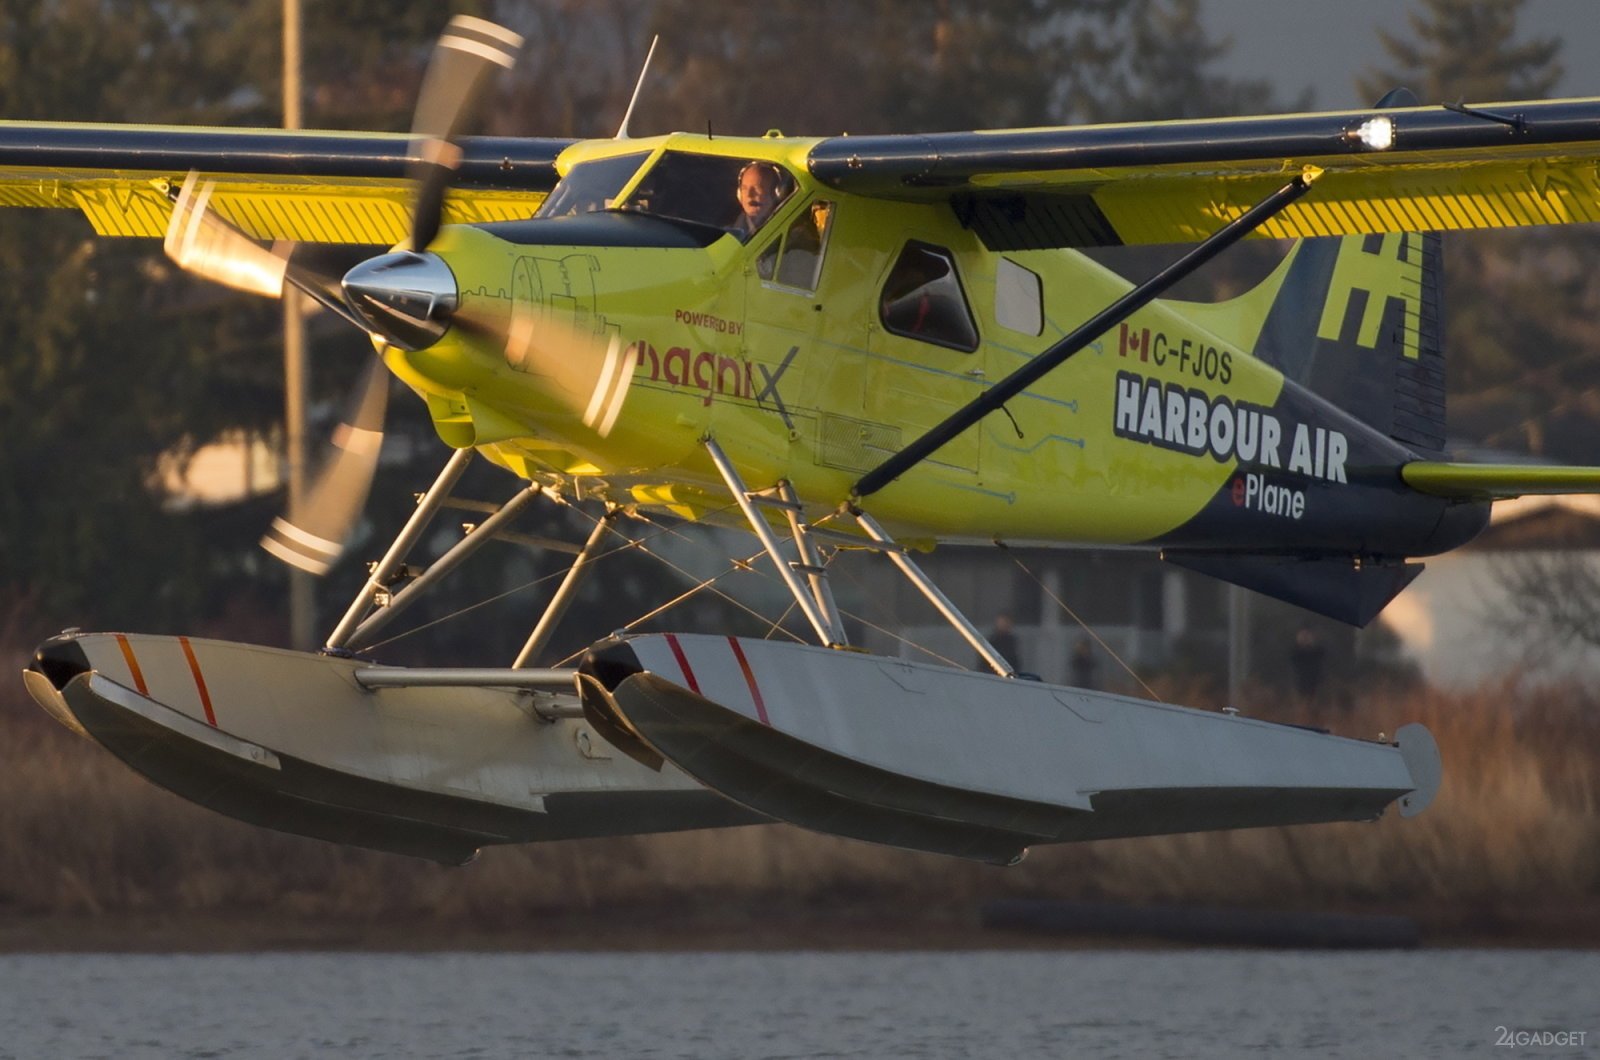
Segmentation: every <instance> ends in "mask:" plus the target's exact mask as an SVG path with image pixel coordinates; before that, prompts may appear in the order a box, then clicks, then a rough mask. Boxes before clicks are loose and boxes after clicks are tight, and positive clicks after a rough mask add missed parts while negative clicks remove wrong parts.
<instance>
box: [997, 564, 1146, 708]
mask: <svg viewBox="0 0 1600 1060" xmlns="http://www.w3.org/2000/svg"><path fill="white" fill-rule="evenodd" d="M995 546H996V547H997V548H999V549H1000V551H1002V552H1004V553H1005V554H1006V555H1008V556H1010V557H1011V562H1013V563H1015V564H1016V565H1017V566H1018V567H1019V568H1020V569H1021V570H1022V573H1024V574H1026V575H1027V576H1028V577H1030V578H1032V579H1033V580H1034V583H1035V584H1036V585H1038V586H1039V589H1040V591H1041V592H1043V593H1044V594H1045V595H1046V596H1048V597H1049V598H1050V599H1052V600H1054V601H1055V603H1056V606H1057V607H1059V608H1061V610H1063V611H1065V612H1066V613H1067V614H1068V615H1070V616H1071V617H1072V620H1073V621H1074V622H1076V623H1077V624H1078V625H1080V626H1082V627H1083V631H1084V632H1085V633H1087V634H1089V636H1091V637H1093V638H1094V642H1095V643H1096V644H1098V645H1100V647H1101V648H1102V649H1104V651H1105V653H1106V654H1107V655H1109V656H1111V658H1112V659H1114V660H1115V661H1116V663H1117V665H1118V666H1120V667H1122V668H1123V669H1124V670H1126V671H1128V676H1129V677H1131V678H1133V679H1134V680H1135V681H1137V682H1138V683H1139V687H1140V688H1142V689H1144V690H1145V691H1146V692H1147V693H1149V695H1150V698H1151V699H1153V700H1155V701H1156V702H1157V703H1165V702H1166V700H1164V699H1162V698H1161V695H1160V693H1158V692H1157V691H1156V690H1155V689H1153V688H1151V687H1150V686H1149V684H1147V683H1146V682H1145V679H1144V678H1142V677H1140V676H1139V674H1138V673H1137V672H1136V671H1135V670H1134V668H1133V667H1132V666H1130V665H1129V664H1128V661H1127V660H1126V659H1124V658H1123V657H1122V656H1120V655H1118V654H1117V653H1116V651H1114V650H1113V649H1112V647H1111V645H1109V644H1107V643H1106V642H1105V639H1104V638H1103V637H1101V636H1100V634H1098V633H1096V632H1095V631H1094V627H1093V626H1091V625H1089V623H1087V622H1085V621H1084V620H1083V619H1082V618H1080V617H1079V616H1078V612H1076V611H1074V610H1073V609H1072V608H1070V607H1068V606H1067V602H1066V601H1065V600H1063V599H1061V597H1059V596H1057V595H1056V594H1055V592H1054V591H1053V590H1052V589H1051V588H1050V587H1049V586H1048V585H1046V584H1045V583H1044V581H1043V580H1042V579H1041V578H1040V577H1039V576H1038V575H1037V574H1035V573H1033V571H1031V570H1029V569H1028V565H1027V564H1026V563H1024V562H1022V560H1021V558H1020V557H1019V556H1018V555H1017V554H1016V553H1015V552H1013V551H1011V546H1009V545H1007V544H1006V543H1005V542H1004V541H1000V540H996V541H995Z"/></svg>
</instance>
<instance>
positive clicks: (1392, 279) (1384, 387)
mask: <svg viewBox="0 0 1600 1060" xmlns="http://www.w3.org/2000/svg"><path fill="white" fill-rule="evenodd" d="M1267 283H1268V284H1276V285H1277V287H1278V289H1277V292H1276V295H1275V297H1274V298H1273V301H1272V305H1271V308H1270V309H1268V311H1267V316H1266V321H1265V323H1264V325H1263V326H1262V329H1261V333H1260V336H1259V338H1258V339H1257V342H1256V348H1255V349H1254V350H1253V351H1252V352H1254V354H1255V355H1256V356H1257V357H1259V358H1260V359H1261V360H1264V361H1266V362H1267V363H1269V364H1271V365H1272V366H1273V367H1275V368H1277V369H1278V370H1279V371H1280V372H1282V373H1283V374H1284V376H1285V377H1287V378H1289V379H1292V380H1294V381H1295V382H1296V383H1299V384H1300V385H1302V386H1304V387H1306V388H1307V389H1309V390H1311V391H1313V392H1314V393H1316V394H1318V395H1320V396H1321V397H1323V398H1326V399H1327V400H1329V401H1331V402H1333V403H1334V404H1336V405H1338V406H1339V407H1340V408H1342V409H1344V410H1345V411H1346V412H1349V413H1350V414H1351V415H1353V416H1355V417H1357V418H1358V419H1360V420H1362V421H1364V422H1365V423H1367V424H1369V425H1371V426H1373V427H1375V428H1377V429H1378V430H1380V431H1382V432H1383V433H1385V434H1387V435H1389V436H1390V437H1391V438H1394V439H1395V440H1396V441H1399V442H1401V443H1403V444H1405V445H1408V446H1410V447H1412V448H1413V449H1416V450H1419V451H1421V452H1423V453H1425V454H1438V453H1441V452H1442V451H1443V450H1444V443H1445V387H1444V383H1445V375H1444V354H1443V350H1442V349H1441V342H1440V305H1439V301H1440V299H1439V287H1440V246H1439V236H1438V235H1437V234H1419V233H1404V234H1402V233H1394V234H1389V235H1370V236H1345V237H1342V238H1322V239H1305V240H1301V241H1300V242H1299V243H1298V244H1297V245H1296V246H1295V248H1294V249H1293V250H1292V251H1290V255H1289V258H1288V259H1287V260H1286V261H1285V262H1284V264H1283V266H1281V267H1280V268H1279V269H1278V270H1277V271H1276V272H1275V273H1274V274H1273V276H1272V277H1271V278H1269V280H1268V281H1267Z"/></svg>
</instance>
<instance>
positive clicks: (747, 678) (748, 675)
mask: <svg viewBox="0 0 1600 1060" xmlns="http://www.w3.org/2000/svg"><path fill="white" fill-rule="evenodd" d="M728 647H730V648H732V649H733V657H734V658H735V659H738V660H739V669H741V670H743V671H744V683H745V684H747V685H749V686H750V699H751V701H752V702H753V703H755V705H756V716H757V717H759V718H760V719H761V724H763V725H771V724H772V722H771V721H769V720H768V719H767V704H766V703H765V702H763V701H762V699H761V689H759V688H757V687H756V675H755V674H754V673H752V672H751V670H750V660H749V659H746V658H745V657H744V649H743V648H741V647H739V640H738V638H737V637H729V638H728Z"/></svg>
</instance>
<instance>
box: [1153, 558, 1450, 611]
mask: <svg viewBox="0 0 1600 1060" xmlns="http://www.w3.org/2000/svg"><path fill="white" fill-rule="evenodd" d="M1161 558H1162V559H1164V560H1166V561H1167V562H1168V563H1172V564H1176V565H1177V566H1179V567H1186V568H1188V569H1189V570H1192V571H1195V572H1196V573H1199V574H1204V575H1206V576H1207V577H1208V578H1216V579H1217V580H1219V581H1225V582H1228V583H1230V584H1232V585H1237V586H1240V587H1242V588H1245V589H1250V590H1252V591H1254V592H1258V593H1260V594H1262V595H1263V596H1270V597H1272V598H1273V599H1275V600H1282V601H1283V602H1284V603H1289V604H1294V605H1295V606H1296V607H1303V608H1305V609H1306V610H1307V611H1314V612H1316V613H1317V614H1319V615H1326V616H1327V617H1328V618H1332V619H1337V620H1338V621H1340V622H1344V623H1347V624H1349V625H1352V626H1356V627H1361V626H1365V625H1366V624H1367V623H1369V622H1371V621H1372V620H1373V619H1374V618H1376V617H1378V612H1379V611H1382V610H1383V609H1384V608H1385V607H1386V606H1388V603H1389V601H1390V600H1393V599H1394V598H1395V597H1396V596H1398V595H1400V590H1402V589H1404V588H1405V587H1406V586H1408V585H1410V584H1411V582H1412V579H1414V578H1416V576H1417V575H1419V574H1421V573H1422V564H1420V563H1366V564H1363V565H1361V566H1359V567H1358V566H1356V565H1355V563H1353V562H1352V561H1350V560H1349V559H1343V558H1320V559H1304V558H1301V557H1299V556H1262V555H1241V554H1239V553H1227V552H1221V553H1219V552H1184V551H1180V550H1178V549H1167V550H1166V551H1164V552H1162V553H1161Z"/></svg>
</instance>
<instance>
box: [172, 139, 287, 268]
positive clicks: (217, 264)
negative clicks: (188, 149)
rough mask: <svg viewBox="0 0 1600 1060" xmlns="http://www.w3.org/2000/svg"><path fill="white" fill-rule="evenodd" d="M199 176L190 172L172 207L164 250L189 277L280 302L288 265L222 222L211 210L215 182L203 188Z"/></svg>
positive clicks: (208, 182)
mask: <svg viewBox="0 0 1600 1060" xmlns="http://www.w3.org/2000/svg"><path fill="white" fill-rule="evenodd" d="M199 179H200V175H199V174H198V173H196V172H195V171H194V170H190V171H189V176H188V177H187V178H185V180H184V182H183V187H182V188H181V189H179V191H178V197H177V199H176V200H175V201H174V202H173V204H172V219H171V220H170V221H169V222H167V238H166V240H165V242H163V244H162V249H164V250H165V251H166V252H167V257H169V258H171V259H172V260H173V261H175V262H177V264H178V267H179V268H181V269H183V270H184V271H185V272H192V273H194V274H195V275H196V276H201V277H204V278H205V279H207V280H211V281H213V282H215V283H220V284H222V285H223V286H224V287H232V288H233V289H234V290H236V291H249V292H250V293H251V294H260V295H265V296H266V297H268V298H278V297H281V296H282V294H283V284H284V279H285V276H286V275H287V272H288V268H289V262H288V259H287V257H285V256H280V255H278V254H274V253H273V252H272V251H271V250H268V249H267V248H266V247H263V246H262V245H261V244H259V243H257V242H256V241H255V240H253V239H251V238H250V237H249V236H247V235H245V234H244V233H243V232H241V231H239V230H238V229H237V228H234V227H233V226H232V225H230V224H228V222H226V221H224V220H222V218H220V217H218V216H217V215H216V214H215V213H213V212H212V211H211V210H210V208H209V205H208V204H209V203H210V201H211V192H212V189H213V188H215V187H216V185H215V184H213V183H212V182H210V181H207V182H206V183H204V184H201V183H199Z"/></svg>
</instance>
